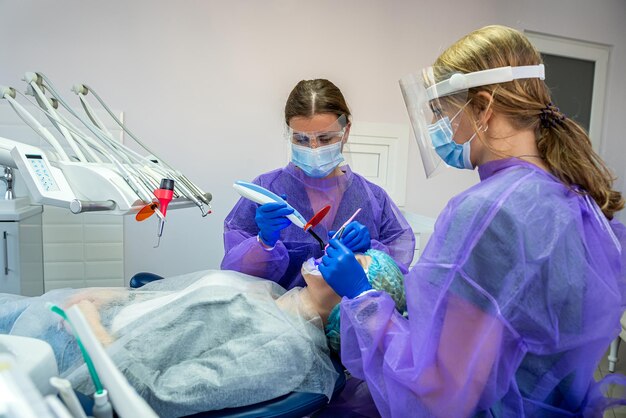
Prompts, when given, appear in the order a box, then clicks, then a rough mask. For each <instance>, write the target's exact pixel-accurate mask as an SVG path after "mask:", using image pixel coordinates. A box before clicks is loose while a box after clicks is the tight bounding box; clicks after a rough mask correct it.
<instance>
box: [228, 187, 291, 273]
mask: <svg viewBox="0 0 626 418" xmlns="http://www.w3.org/2000/svg"><path fill="white" fill-rule="evenodd" d="M256 207H257V205H256V204H255V203H253V202H251V201H249V200H247V199H243V198H241V199H239V201H238V202H237V204H236V205H235V207H234V208H233V210H232V211H231V212H230V213H229V214H228V216H227V217H226V219H225V220H224V258H223V259H222V264H221V266H220V268H221V269H222V270H236V271H239V272H241V273H246V274H250V275H252V276H257V277H262V278H264V279H268V280H272V281H275V282H278V280H279V279H280V278H281V277H282V276H283V275H284V274H285V271H286V270H287V267H288V265H289V254H288V252H287V248H286V247H285V245H284V244H283V243H282V242H281V241H280V240H279V241H278V242H277V243H276V245H275V246H274V248H273V249H271V250H268V249H266V248H265V247H264V246H263V245H262V244H261V243H260V242H258V240H257V235H258V233H259V228H258V226H257V225H256V222H255V221H254V216H255V213H256Z"/></svg>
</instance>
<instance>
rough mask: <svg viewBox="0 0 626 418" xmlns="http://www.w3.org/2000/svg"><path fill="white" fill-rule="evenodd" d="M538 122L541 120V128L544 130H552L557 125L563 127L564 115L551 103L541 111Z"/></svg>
mask: <svg viewBox="0 0 626 418" xmlns="http://www.w3.org/2000/svg"><path fill="white" fill-rule="evenodd" d="M539 120H541V126H542V127H543V128H546V129H548V128H554V127H555V126H557V125H560V126H565V115H564V114H563V113H561V111H560V110H559V108H558V107H556V106H555V105H554V104H553V103H552V102H550V103H548V104H547V105H546V107H544V108H543V109H541V111H540V113H539Z"/></svg>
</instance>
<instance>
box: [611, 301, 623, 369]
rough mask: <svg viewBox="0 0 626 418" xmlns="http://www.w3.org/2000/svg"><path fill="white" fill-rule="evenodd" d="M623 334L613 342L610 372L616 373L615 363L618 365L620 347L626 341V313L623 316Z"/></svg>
mask: <svg viewBox="0 0 626 418" xmlns="http://www.w3.org/2000/svg"><path fill="white" fill-rule="evenodd" d="M620 322H621V324H622V332H620V334H619V335H618V336H617V338H615V339H614V340H613V342H612V343H611V348H610V349H609V358H608V360H609V372H611V373H613V372H614V371H615V363H617V360H618V358H617V353H618V352H619V345H620V342H621V341H622V340H624V341H626V312H624V314H623V315H622V320H621V321H620Z"/></svg>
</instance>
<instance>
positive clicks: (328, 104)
mask: <svg viewBox="0 0 626 418" xmlns="http://www.w3.org/2000/svg"><path fill="white" fill-rule="evenodd" d="M321 113H332V114H335V115H337V117H341V116H342V115H344V116H345V117H346V121H348V120H350V109H349V108H348V104H347V103H346V99H345V98H344V97H343V94H342V93H341V90H339V88H338V87H337V86H336V85H334V84H333V83H332V82H330V81H328V80H324V79H319V78H318V79H316V80H302V81H300V82H299V83H298V84H296V86H295V87H294V88H293V90H291V93H289V97H288V98H287V103H286V104H285V123H286V124H287V125H289V121H290V120H291V118H294V117H296V116H303V117H306V118H310V117H313V116H315V115H319V114H321Z"/></svg>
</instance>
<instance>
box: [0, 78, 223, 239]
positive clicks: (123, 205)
mask: <svg viewBox="0 0 626 418" xmlns="http://www.w3.org/2000/svg"><path fill="white" fill-rule="evenodd" d="M23 80H24V81H25V82H26V84H27V90H26V95H25V94H23V93H21V92H19V91H18V90H16V89H15V88H12V87H5V86H0V99H5V100H6V101H7V102H8V104H9V105H10V106H11V108H12V109H13V110H14V111H15V113H16V114H17V115H18V116H19V117H20V118H21V119H22V120H23V121H24V123H25V124H26V125H27V126H29V127H31V128H32V129H33V130H34V131H35V132H36V133H37V134H38V135H39V136H40V137H41V138H43V139H44V140H45V142H46V143H47V144H49V145H50V147H51V150H50V149H46V148H40V147H38V146H32V145H28V144H25V143H22V142H19V141H14V140H12V139H9V138H1V137H0V164H1V165H4V166H5V167H8V169H9V170H10V169H11V168H17V169H19V173H20V175H21V176H22V177H23V178H24V183H25V184H26V189H27V192H28V193H29V194H30V195H31V200H32V202H33V203H36V204H37V203H38V204H45V205H52V206H58V207H63V208H67V209H70V211H72V212H73V213H82V212H93V211H106V212H107V213H110V214H118V215H125V214H138V212H140V211H141V210H142V209H143V208H145V207H146V206H149V209H148V210H146V211H150V214H151V213H156V214H157V215H158V217H159V219H158V225H157V228H158V229H157V231H158V233H157V235H158V236H159V240H160V238H161V236H162V232H163V227H164V213H163V212H164V210H165V209H164V208H163V206H164V205H163V202H164V201H163V199H167V200H168V204H169V208H170V209H177V208H184V207H189V206H193V205H196V206H198V207H199V208H200V212H201V215H202V216H203V217H205V216H206V215H208V214H209V213H211V204H210V201H211V199H212V196H211V194H210V193H205V192H203V191H202V190H201V189H200V188H199V187H198V186H197V185H196V184H194V183H193V182H192V181H190V180H189V179H188V178H187V177H185V176H184V175H183V174H182V173H181V172H180V171H178V170H176V169H174V168H173V167H172V166H170V165H169V164H167V163H165V162H163V159H161V158H160V157H156V156H155V153H154V152H153V151H152V150H150V149H149V148H148V147H147V146H146V145H145V144H144V143H143V142H141V141H140V140H139V139H138V138H137V137H136V136H135V135H134V134H133V133H132V132H130V131H129V130H128V128H127V127H126V126H125V125H124V124H123V123H122V122H121V120H120V118H118V117H116V116H115V114H114V113H113V112H112V111H111V109H109V108H108V106H107V105H106V104H105V103H104V101H103V100H102V99H101V98H100V96H99V95H97V94H96V93H95V91H93V89H92V88H90V87H87V86H86V85H84V84H78V85H75V86H74V87H73V89H72V91H73V92H74V93H76V94H77V96H78V99H79V103H80V105H81V107H82V110H84V112H85V114H86V115H87V117H85V116H84V115H80V114H79V113H78V112H77V109H79V108H73V107H72V106H70V104H69V103H68V102H66V101H65V99H64V98H63V97H62V96H61V95H60V94H59V93H58V91H57V90H56V88H55V87H54V86H53V85H52V83H51V82H50V80H49V79H48V78H47V77H46V76H45V75H44V74H42V73H37V72H27V73H25V74H24V76H23ZM90 92H91V93H92V96H93V97H95V98H96V99H97V100H98V102H99V103H100V105H102V107H103V108H104V109H105V110H106V112H107V113H108V114H109V115H110V116H111V117H112V118H113V120H114V121H115V123H116V124H117V125H119V126H120V128H121V129H122V131H124V132H125V133H126V134H127V135H128V136H129V137H131V138H132V139H133V140H134V141H135V142H136V143H137V144H138V145H139V146H140V147H141V148H143V150H145V151H147V152H148V153H149V155H141V154H140V153H139V152H137V151H135V150H131V149H130V148H128V147H127V146H125V145H124V144H122V143H121V142H119V141H118V140H116V139H115V138H114V137H113V135H112V133H111V131H110V130H108V129H107V128H106V127H105V124H104V123H103V121H102V120H101V119H100V118H99V117H98V115H96V112H95V111H94V109H93V108H92V107H91V105H90V104H89V102H88V101H87V95H88V93H90ZM27 95H28V96H27ZM30 96H32V97H30ZM18 98H19V99H20V100H21V99H24V100H26V101H28V102H29V103H31V104H32V105H33V109H35V110H37V111H39V112H41V113H42V114H43V115H45V116H46V117H47V118H48V119H49V120H50V122H51V124H52V126H53V127H54V128H56V129H57V130H58V131H59V133H60V136H59V135H56V136H55V135H53V134H52V133H51V131H50V130H49V129H48V128H46V127H44V126H43V125H42V124H41V122H39V120H38V118H37V117H35V116H33V114H31V112H33V110H32V109H30V108H29V109H26V108H25V107H24V106H22V105H21V104H20V103H19V102H18V100H17V99H18ZM65 111H66V112H67V113H69V115H68V114H67V113H66V112H65ZM64 113H65V114H64ZM70 115H71V116H70ZM71 117H73V118H75V119H77V120H78V121H79V122H78V123H76V122H75V121H74V122H72V121H70V118H71ZM47 144H46V145H47ZM44 147H45V146H44ZM164 178H167V179H171V180H172V181H173V182H175V185H176V187H175V188H174V187H173V186H172V189H171V190H169V191H167V192H162V194H161V196H160V197H159V196H156V195H155V190H160V189H159V182H160V180H161V179H164ZM166 195H168V196H166ZM156 201H160V204H159V206H154V203H155V202H156ZM170 202H171V203H170ZM165 206H167V205H165ZM142 215H143V214H142ZM146 217H147V216H146ZM157 246H158V244H157Z"/></svg>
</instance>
